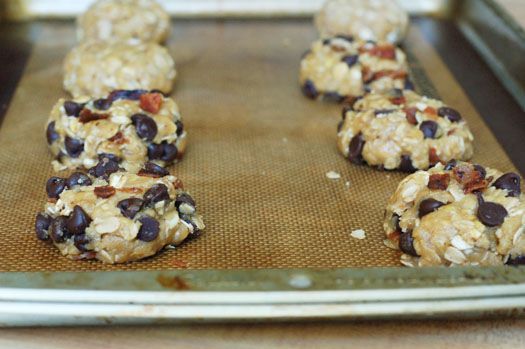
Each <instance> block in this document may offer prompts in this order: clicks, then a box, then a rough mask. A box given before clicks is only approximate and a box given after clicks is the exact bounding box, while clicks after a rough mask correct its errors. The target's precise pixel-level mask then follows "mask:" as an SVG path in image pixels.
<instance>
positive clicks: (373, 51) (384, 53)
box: [359, 44, 396, 59]
mask: <svg viewBox="0 0 525 349" xmlns="http://www.w3.org/2000/svg"><path fill="white" fill-rule="evenodd" d="M359 51H360V52H361V53H368V54H369V55H371V56H376V57H379V58H384V59H396V48H395V47H394V46H393V45H389V44H386V45H377V46H373V47H371V48H366V47H362V48H361V49H360V50H359Z"/></svg>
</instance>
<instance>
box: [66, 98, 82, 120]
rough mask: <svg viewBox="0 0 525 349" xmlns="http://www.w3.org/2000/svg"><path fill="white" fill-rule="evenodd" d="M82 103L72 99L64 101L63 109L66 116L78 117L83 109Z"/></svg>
mask: <svg viewBox="0 0 525 349" xmlns="http://www.w3.org/2000/svg"><path fill="white" fill-rule="evenodd" d="M84 105H85V104H84V103H76V102H73V101H65V102H64V110H65V111H66V115H67V116H74V117H78V116H79V115H80V112H81V111H82V109H84Z"/></svg>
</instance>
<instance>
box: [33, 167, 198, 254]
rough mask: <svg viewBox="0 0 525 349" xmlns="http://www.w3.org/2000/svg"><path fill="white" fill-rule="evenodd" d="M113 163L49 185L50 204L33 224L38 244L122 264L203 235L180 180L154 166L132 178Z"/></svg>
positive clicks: (48, 203)
mask: <svg viewBox="0 0 525 349" xmlns="http://www.w3.org/2000/svg"><path fill="white" fill-rule="evenodd" d="M112 162H114V160H112V159H111V158H103V159H101V161H100V164H99V165H97V166H98V169H97V170H94V171H90V172H89V173H87V174H86V173H82V172H75V173H73V174H72V175H71V176H69V177H68V178H60V177H51V178H50V179H49V180H48V181H47V184H46V191H47V196H48V202H47V204H46V206H45V211H44V212H42V213H39V214H38V215H37V217H36V220H35V230H36V235H37V238H39V239H40V240H44V241H51V242H52V243H53V244H54V245H55V246H56V247H58V249H59V250H60V252H61V253H62V254H63V255H65V256H68V257H69V258H72V259H98V260H100V261H102V262H104V263H124V262H129V261H136V260H139V259H142V258H145V257H148V256H152V255H154V254H155V253H157V252H158V251H160V250H161V249H163V248H164V247H167V246H174V245H178V244H180V243H182V242H183V241H184V240H185V239H189V238H193V237H196V236H198V234H199V232H200V231H201V230H202V229H204V224H203V222H202V218H201V216H199V215H198V214H197V212H196V206H195V201H194V200H193V198H192V197H191V196H190V195H189V194H188V193H186V192H185V191H184V190H183V189H182V182H181V181H180V180H179V179H177V178H176V177H174V176H171V175H169V173H168V171H166V170H165V169H163V168H162V167H159V166H157V165H155V164H152V163H148V164H146V165H145V167H144V169H143V170H142V171H140V172H139V173H138V174H132V173H128V172H122V171H120V170H119V169H118V164H115V163H113V164H111V163H112ZM115 166H116V167H117V169H115Z"/></svg>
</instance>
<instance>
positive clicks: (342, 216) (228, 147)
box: [0, 20, 515, 271]
mask: <svg viewBox="0 0 525 349" xmlns="http://www.w3.org/2000/svg"><path fill="white" fill-rule="evenodd" d="M37 28H38V30H35V32H34V35H35V36H36V38H37V39H36V40H35V42H36V44H35V46H34V48H33V52H32V54H31V57H30V60H29V63H28V66H27V68H26V71H25V73H24V75H23V77H22V80H21V81H20V84H19V86H18V89H17V91H16V94H15V96H14V98H13V100H12V102H11V106H10V108H9V110H8V112H7V115H6V116H5V120H4V122H3V124H2V127H1V129H0V178H1V179H0V193H2V200H0V212H1V213H2V214H1V216H0V250H1V251H2V253H0V271H88V270H89V271H93V270H169V269H180V268H189V269H240V268H347V267H385V266H399V265H400V264H399V262H398V256H399V255H398V252H397V251H394V250H391V249H389V248H387V247H385V246H384V245H383V243H382V240H383V231H382V217H383V208H384V204H385V202H386V200H387V198H388V197H389V195H390V194H391V193H392V192H393V190H394V189H395V187H396V185H397V183H398V182H399V180H400V179H402V178H403V177H404V176H405V175H404V174H402V173H397V172H380V171H377V170H373V169H370V168H368V167H364V166H356V165H352V164H350V163H349V162H348V161H346V160H345V159H344V158H343V157H342V156H341V155H340V154H339V153H338V152H337V149H336V145H335V137H336V131H335V128H336V125H337V122H338V121H339V119H340V106H337V105H330V104H324V103H319V102H314V101H310V100H307V99H306V98H304V97H303V96H302V95H301V94H300V91H299V87H298V82H297V75H298V65H299V59H300V56H301V54H302V53H303V52H304V51H305V50H306V49H307V48H308V47H309V45H310V43H311V41H313V40H314V39H315V38H316V33H315V31H314V28H313V25H312V24H311V22H310V21H306V20H282V21H280V20H273V21H256V20H252V21H242V20H238V21H181V22H180V23H177V22H175V23H174V26H173V28H174V29H173V33H172V35H171V39H170V41H169V42H168V46H169V49H170V50H171V52H172V54H173V55H174V58H175V61H176V63H177V70H178V80H177V82H176V87H175V91H174V93H173V97H174V98H175V100H176V102H177V103H178V104H179V106H180V109H181V113H182V116H183V119H184V122H185V125H186V127H187V130H188V134H189V147H188V151H187V153H186V156H185V158H184V160H183V161H182V162H181V163H180V164H177V165H175V166H174V167H172V168H171V172H172V173H174V174H176V175H177V176H179V177H180V178H181V179H182V180H183V181H184V183H185V187H186V188H187V189H188V190H189V192H190V193H192V195H193V196H194V198H195V199H196V201H197V204H198V208H199V210H200V212H201V213H202V214H203V215H204V219H205V223H206V225H207V228H206V230H205V232H204V234H203V235H202V236H201V237H200V238H199V239H197V240H195V241H192V242H189V243H186V244H184V245H182V246H181V247H179V248H177V249H175V250H169V251H165V252H163V253H161V254H160V255H158V256H156V257H154V258H149V259H147V260H144V261H141V262H134V263H128V264H124V265H117V266H109V265H104V264H102V263H100V262H94V261H71V260H68V259H66V258H64V257H62V256H60V254H59V253H58V250H57V249H56V248H54V247H53V246H50V245H47V244H46V243H43V242H40V241H38V240H37V239H36V238H35V236H34V232H33V222H34V216H35V214H36V213H37V212H38V211H40V210H41V209H42V208H43V204H44V202H45V200H46V196H45V190H44V185H45V181H46V179H47V178H48V177H50V176H51V175H53V172H52V169H51V166H50V161H51V155H50V154H49V153H48V151H47V145H46V142H45V136H44V131H43V129H44V126H45V123H46V120H47V116H48V113H49V111H50V110H51V107H52V105H53V104H54V103H55V102H56V100H58V98H60V97H63V96H65V95H66V94H65V92H63V91H62V89H61V62H62V59H63V57H64V56H65V54H66V53H67V52H68V50H69V49H70V48H71V47H72V46H73V45H74V42H75V38H74V26H73V23H72V22H48V23H46V22H44V23H41V24H40V26H39V27H37ZM405 49H406V50H407V51H408V52H409V54H410V56H411V57H413V59H415V60H417V62H412V64H413V65H414V66H419V67H420V68H422V69H423V71H424V73H425V74H426V75H427V76H428V78H429V79H430V80H431V82H432V84H433V85H434V86H435V89H436V91H437V93H438V94H439V95H440V96H441V97H442V98H443V100H444V101H445V102H446V103H448V104H450V105H451V106H454V107H455V108H457V109H459V110H460V111H461V112H462V114H463V116H464V117H465V119H467V121H468V122H469V124H470V126H471V129H472V131H473V133H474V136H475V137H476V142H475V146H476V153H475V154H476V155H475V157H474V159H473V160H474V161H475V162H478V163H480V164H483V165H485V166H490V167H496V168H499V169H500V170H502V171H510V170H515V168H514V166H513V165H512V163H511V161H510V160H509V158H508V157H507V155H506V154H505V152H504V150H503V149H502V147H501V146H500V145H499V143H498V142H497V140H496V139H495V138H494V136H493V135H492V133H491V131H490V130H489V128H488V127H487V126H486V125H485V123H484V121H483V119H482V118H481V117H480V115H479V114H478V112H477V111H476V110H475V108H474V106H473V104H472V103H471V102H470V101H469V99H468V97H467V95H466V93H465V91H463V90H462V88H461V87H460V85H459V84H458V82H457V80H456V79H455V77H454V76H453V75H452V74H451V72H450V71H449V69H448V68H447V66H446V65H445V64H444V63H443V61H442V60H441V58H440V56H439V55H438V53H437V52H436V51H435V50H434V48H433V47H432V46H431V45H430V44H429V43H428V42H427V41H426V40H425V37H424V36H423V35H422V33H421V30H420V27H419V26H414V25H412V27H411V30H410V32H409V36H408V38H407V40H406V43H405ZM328 171H336V172H338V173H340V174H341V176H342V178H341V179H340V180H330V179H328V178H326V172H328ZM347 181H348V182H349V186H346V185H345V183H346V182H347ZM354 229H364V230H365V231H366V234H367V238H366V239H365V240H356V239H354V238H352V237H351V236H350V232H351V231H352V230H354Z"/></svg>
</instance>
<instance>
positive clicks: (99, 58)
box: [64, 41, 176, 97]
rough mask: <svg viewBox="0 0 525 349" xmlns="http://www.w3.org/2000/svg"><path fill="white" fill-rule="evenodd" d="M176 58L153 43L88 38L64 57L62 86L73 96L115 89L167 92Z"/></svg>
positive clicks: (173, 76) (169, 87)
mask: <svg viewBox="0 0 525 349" xmlns="http://www.w3.org/2000/svg"><path fill="white" fill-rule="evenodd" d="M175 76H176V72H175V62H174V61H173V58H172V57H171V56H170V54H169V52H168V50H167V49H166V48H165V47H162V46H160V45H158V44H155V43H142V44H135V45H133V44H126V43H107V42H102V41H91V42H87V43H83V44H80V45H79V46H77V47H75V48H73V49H72V50H71V52H69V53H68V55H67V56H66V59H65V61H64V89H65V90H66V91H68V92H69V93H71V94H72V95H73V97H80V96H93V97H100V96H104V95H106V94H108V93H109V92H111V91H113V90H116V89H125V90H135V89H144V90H160V91H162V92H163V93H166V94H168V93H170V92H171V89H172V85H173V82H174V80H175Z"/></svg>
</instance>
